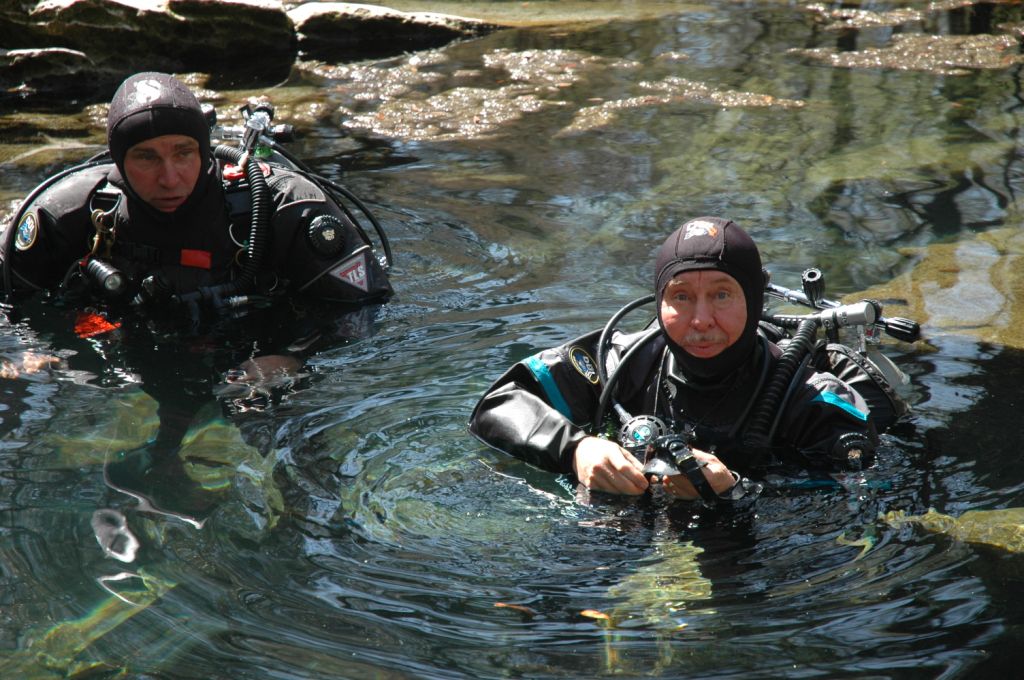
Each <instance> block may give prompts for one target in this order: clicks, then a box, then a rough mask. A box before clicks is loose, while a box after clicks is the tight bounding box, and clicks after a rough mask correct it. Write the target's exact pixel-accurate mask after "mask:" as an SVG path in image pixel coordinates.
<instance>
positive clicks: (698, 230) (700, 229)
mask: <svg viewBox="0 0 1024 680" xmlns="http://www.w3.org/2000/svg"><path fill="white" fill-rule="evenodd" d="M717 235H718V227H717V226H716V225H715V223H714V222H708V221H706V220H690V221H689V222H687V223H686V233H685V234H683V240H684V241H685V240H686V239H688V238H693V237H695V236H710V237H711V238H714V237H715V236H717Z"/></svg>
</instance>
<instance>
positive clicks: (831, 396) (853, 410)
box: [812, 392, 868, 421]
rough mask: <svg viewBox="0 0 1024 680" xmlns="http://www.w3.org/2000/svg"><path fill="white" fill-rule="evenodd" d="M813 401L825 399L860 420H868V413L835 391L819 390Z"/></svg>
mask: <svg viewBox="0 0 1024 680" xmlns="http://www.w3.org/2000/svg"><path fill="white" fill-rule="evenodd" d="M812 401H824V402H826V403H828V404H832V405H833V406H838V407H839V408H841V409H843V410H844V411H846V412H847V413H849V414H850V415H851V416H853V417H854V418H856V419H858V420H863V421H867V419H868V414H867V413H864V412H863V411H861V410H859V409H858V408H857V407H856V406H854V405H853V404H851V403H850V402H848V401H846V400H845V399H843V398H842V397H840V396H839V395H838V394H836V393H835V392H819V393H818V396H816V397H815V398H814V399H813V400H812Z"/></svg>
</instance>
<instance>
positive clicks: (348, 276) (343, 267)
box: [331, 252, 370, 293]
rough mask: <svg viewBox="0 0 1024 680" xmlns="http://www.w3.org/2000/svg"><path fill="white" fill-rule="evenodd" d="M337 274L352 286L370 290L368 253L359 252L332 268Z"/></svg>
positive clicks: (333, 274)
mask: <svg viewBox="0 0 1024 680" xmlns="http://www.w3.org/2000/svg"><path fill="white" fill-rule="evenodd" d="M331 275H332V276H335V277H337V278H339V279H341V280H342V281H344V282H345V283H347V284H349V285H350V286H355V287H356V288H358V289H359V290H361V291H363V292H364V293H366V292H368V291H369V290H370V283H369V281H368V277H367V274H366V253H365V252H364V253H359V254H358V255H355V256H353V257H350V258H349V259H347V260H345V261H344V262H342V263H341V264H339V265H338V266H337V267H335V268H334V269H332V270H331Z"/></svg>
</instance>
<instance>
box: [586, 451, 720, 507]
mask: <svg viewBox="0 0 1024 680" xmlns="http://www.w3.org/2000/svg"><path fill="white" fill-rule="evenodd" d="M581 443H582V442H581ZM692 451H693V457H694V458H696V459H697V460H700V461H703V462H704V464H705V465H704V467H703V468H702V469H701V472H703V473H704V478H705V479H707V480H708V484H710V485H711V488H712V489H714V490H715V493H717V494H722V493H725V492H726V491H728V490H729V489H731V488H732V487H733V485H734V484H735V483H736V477H735V476H733V474H732V472H730V471H729V468H727V467H725V463H723V462H722V461H720V460H718V456H716V455H715V454H713V453H707V452H706V451H701V450H700V449H692ZM655 481H657V480H655ZM661 483H662V484H663V485H664V486H665V491H667V492H668V493H670V494H672V495H673V496H675V497H676V498H681V499H683V500H686V501H692V500H696V499H698V498H700V494H699V493H697V489H695V488H694V487H693V484H691V483H690V480H689V479H687V478H686V475H672V476H668V477H662V478H661Z"/></svg>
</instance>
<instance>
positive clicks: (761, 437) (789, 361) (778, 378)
mask: <svg viewBox="0 0 1024 680" xmlns="http://www.w3.org/2000/svg"><path fill="white" fill-rule="evenodd" d="M819 323H820V320H819V319H817V318H815V317H812V318H808V319H803V320H802V321H800V324H799V325H798V326H797V329H796V332H795V333H794V334H793V338H792V339H791V340H790V341H789V344H788V345H786V349H785V350H783V352H782V356H780V357H779V360H778V362H776V364H775V371H774V372H773V373H772V377H771V380H769V381H768V384H767V385H766V386H765V388H764V392H762V393H761V395H760V397H759V398H758V400H757V406H756V407H755V408H754V413H753V414H752V415H751V416H750V423H749V424H748V425H747V428H746V432H745V433H744V436H743V444H744V446H747V447H750V448H752V449H754V450H755V451H756V452H757V453H758V454H759V455H760V454H763V453H764V452H765V451H766V450H767V449H768V447H769V446H770V445H771V436H770V434H769V428H772V430H774V427H773V424H774V421H775V414H776V412H777V411H778V410H780V409H782V407H783V406H784V401H785V395H786V394H787V392H788V390H789V385H790V383H791V382H792V381H793V378H794V376H795V375H796V373H797V370H798V369H799V368H800V366H801V365H803V361H804V358H805V357H807V356H808V355H809V354H810V353H811V350H813V349H814V344H815V342H816V341H817V335H818V324H819Z"/></svg>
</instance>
